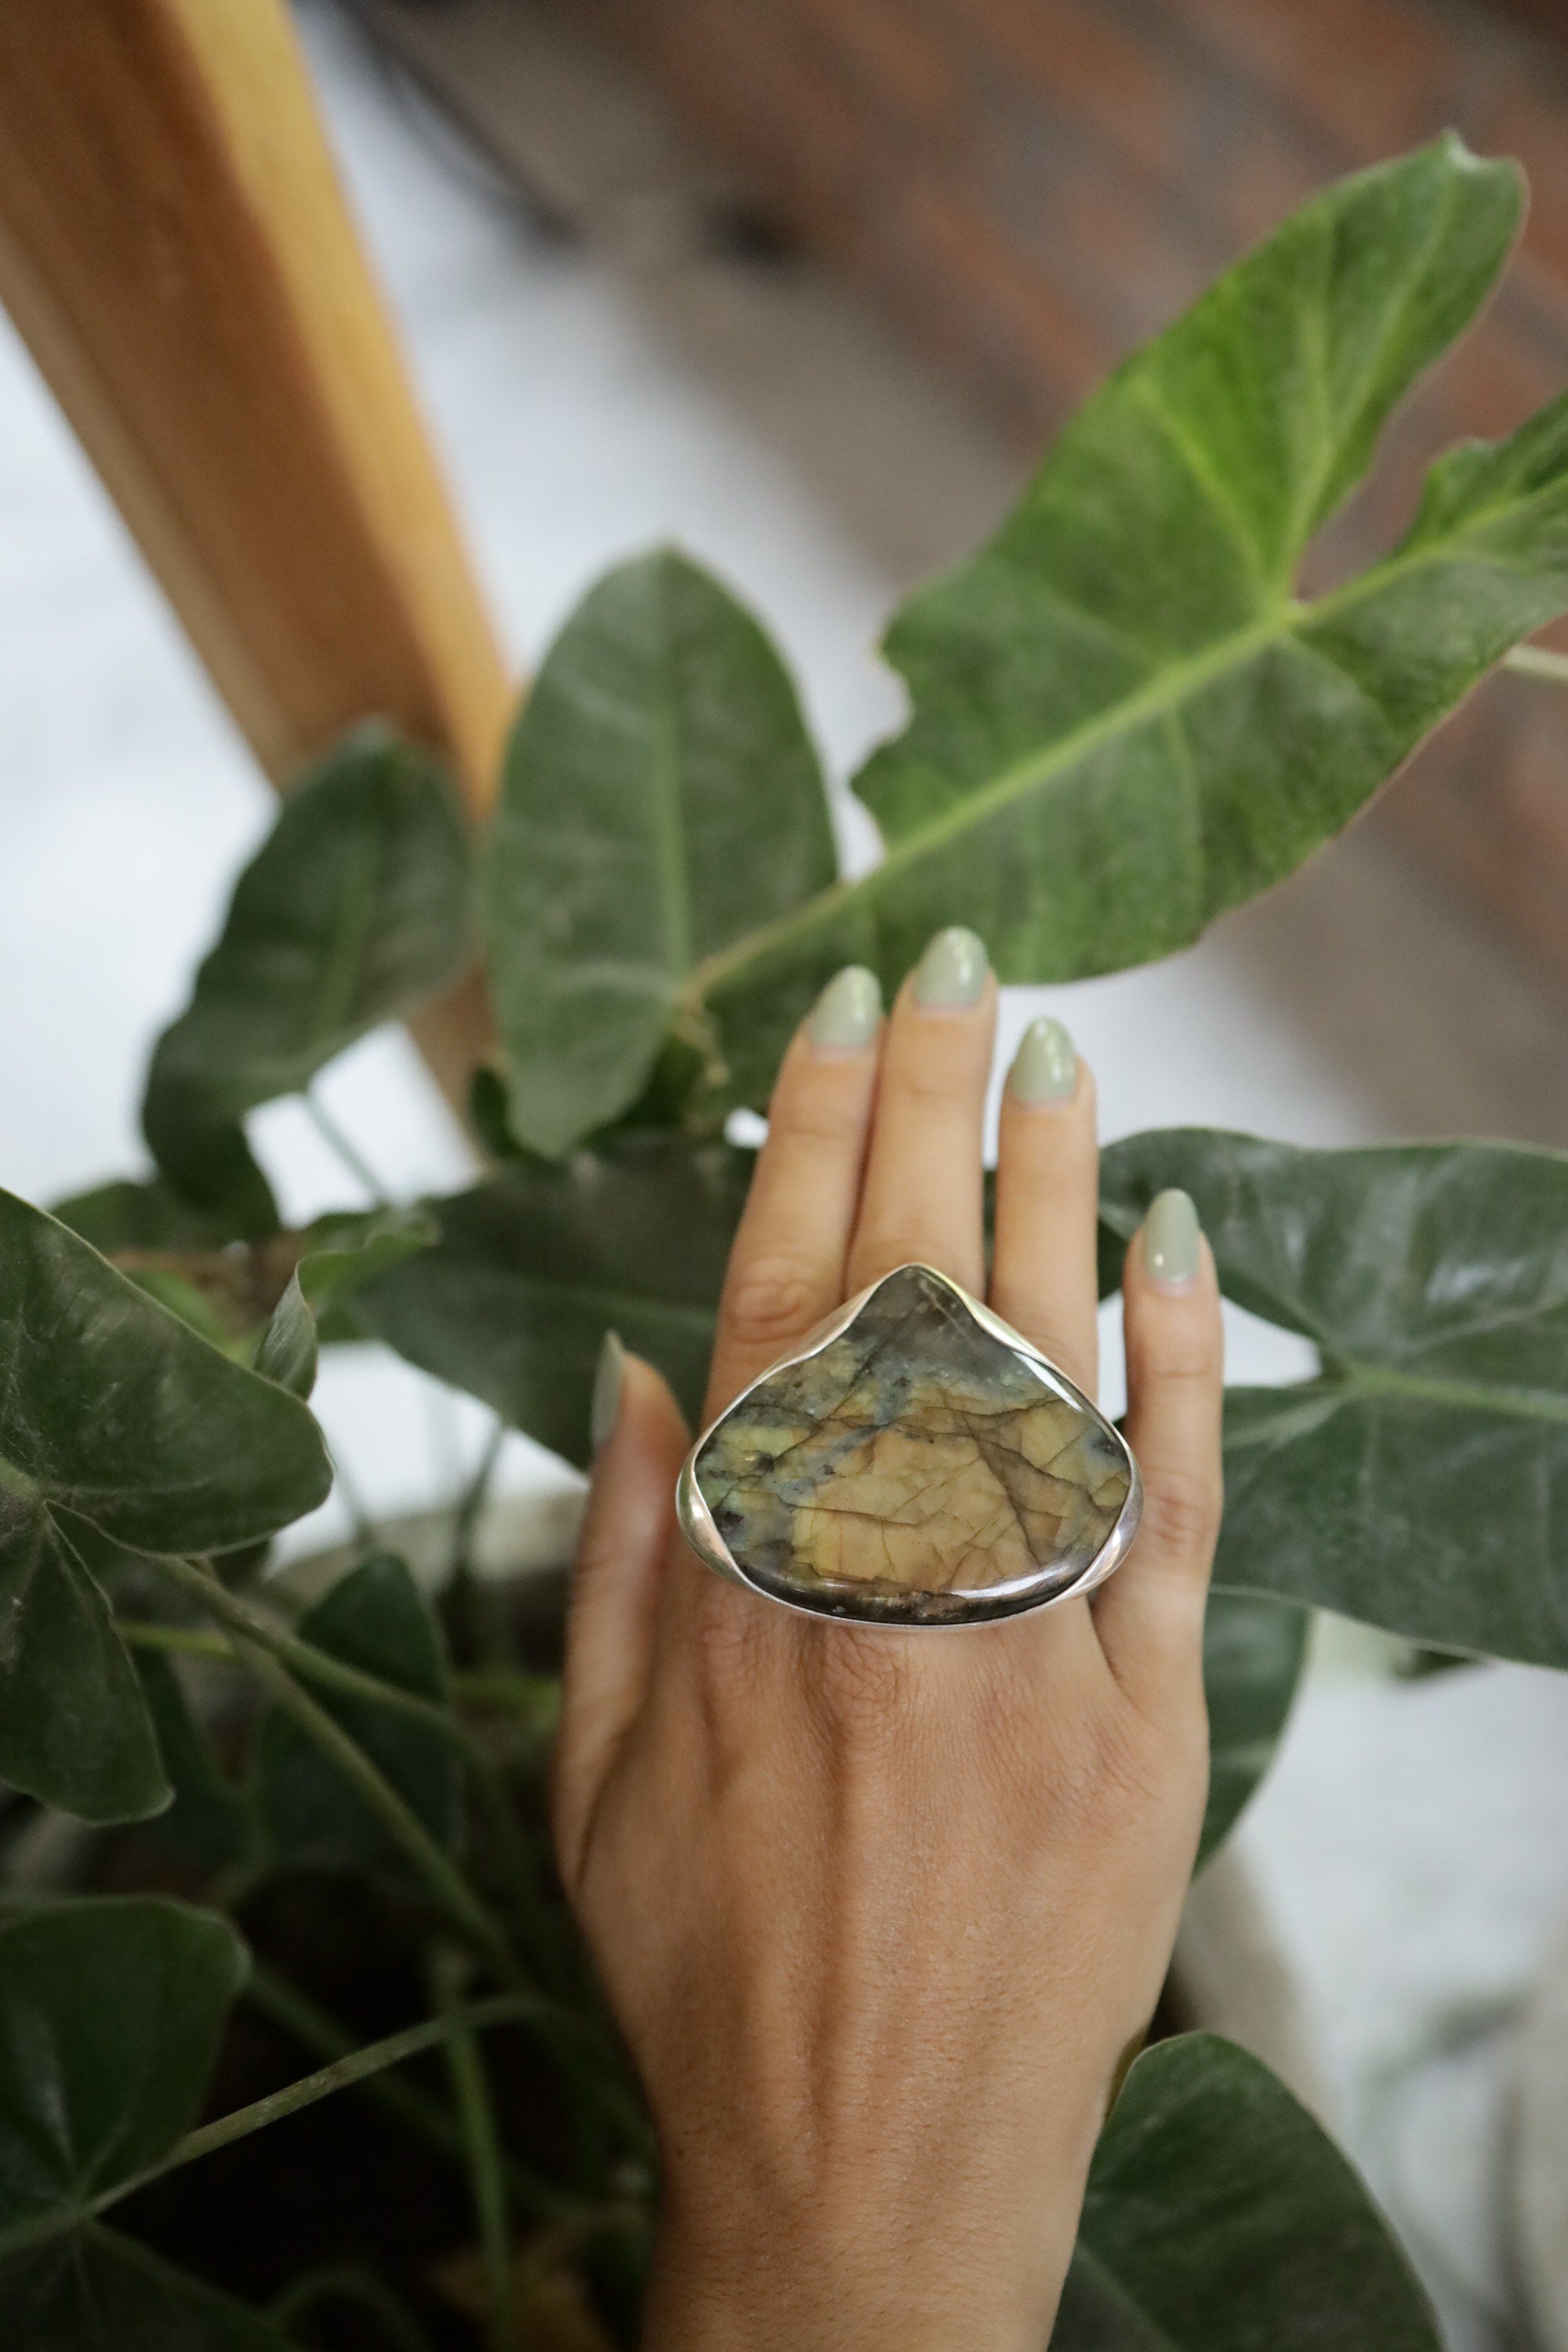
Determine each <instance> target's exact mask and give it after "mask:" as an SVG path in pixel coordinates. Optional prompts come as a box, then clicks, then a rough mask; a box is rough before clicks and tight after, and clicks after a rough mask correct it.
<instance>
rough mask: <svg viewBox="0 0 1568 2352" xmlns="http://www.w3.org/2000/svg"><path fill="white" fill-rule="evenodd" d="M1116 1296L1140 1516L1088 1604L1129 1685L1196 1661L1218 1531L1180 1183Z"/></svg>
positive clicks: (1195, 1258) (1195, 1241)
mask: <svg viewBox="0 0 1568 2352" xmlns="http://www.w3.org/2000/svg"><path fill="white" fill-rule="evenodd" d="M1122 1297H1123V1315H1124V1318H1125V1322H1126V1328H1127V1392H1128V1411H1127V1437H1128V1443H1129V1444H1131V1448H1132V1451H1133V1454H1135V1455H1136V1457H1137V1461H1138V1465H1139V1467H1140V1469H1141V1470H1142V1474H1143V1520H1142V1527H1141V1528H1140V1529H1139V1532H1138V1536H1137V1538H1136V1540H1135V1542H1134V1543H1133V1546H1132V1549H1131V1552H1130V1553H1129V1555H1128V1558H1127V1559H1126V1560H1125V1562H1124V1563H1123V1564H1122V1566H1121V1568H1120V1569H1119V1570H1117V1572H1116V1574H1115V1575H1114V1576H1113V1577H1112V1578H1111V1579H1110V1582H1109V1583H1108V1584H1107V1585H1106V1586H1105V1587H1104V1589H1103V1590H1102V1591H1100V1593H1099V1594H1097V1595H1096V1598H1095V1602H1094V1614H1095V1625H1096V1628H1097V1630H1098V1632H1099V1634H1100V1641H1101V1643H1103V1644H1104V1648H1105V1653H1106V1656H1107V1658H1108V1659H1109V1661H1110V1668H1111V1671H1112V1673H1113V1674H1114V1675H1116V1677H1117V1679H1118V1681H1119V1682H1121V1683H1122V1684H1123V1685H1124V1686H1125V1685H1129V1684H1130V1683H1131V1681H1132V1680H1134V1679H1138V1678H1144V1679H1150V1678H1152V1679H1153V1680H1154V1681H1155V1682H1156V1683H1157V1682H1158V1681H1159V1679H1160V1678H1162V1677H1168V1676H1170V1675H1173V1674H1189V1673H1192V1672H1194V1671H1196V1669H1197V1668H1198V1666H1199V1665H1200V1664H1201V1660H1202V1654H1203V1625H1204V1601H1205V1595H1206V1593H1207V1591H1208V1580H1209V1570H1210V1568H1211V1567H1212V1565H1213V1562H1214V1548H1215V1538H1216V1537H1217V1535H1218V1533H1219V1515H1220V1502H1221V1495H1222V1476H1221V1469H1220V1413H1221V1399H1222V1394H1223V1390H1222V1381H1223V1374H1224V1343H1223V1339H1222V1336H1221V1330H1220V1314H1219V1286H1218V1285H1217V1283H1216V1282H1215V1270H1214V1258H1213V1256H1212V1255H1211V1253H1210V1250H1209V1246H1208V1244H1207V1243H1206V1242H1205V1239H1204V1237H1203V1235H1202V1234H1201V1233H1200V1232H1199V1230H1198V1221H1197V1216H1196V1213H1195V1212H1194V1208H1193V1204H1192V1202H1191V1201H1190V1200H1189V1199H1188V1198H1187V1195H1186V1194H1185V1193H1184V1192H1162V1193H1161V1194H1160V1197H1159V1199H1158V1200H1157V1201H1155V1202H1154V1203H1153V1205H1152V1208H1151V1209H1150V1212H1149V1214H1148V1216H1147V1218H1146V1219H1145V1221H1144V1223H1143V1226H1142V1231H1141V1232H1139V1233H1138V1234H1135V1235H1134V1237H1133V1241H1132V1245H1131V1249H1130V1250H1129V1251H1128V1253H1127V1266H1126V1272H1125V1274H1124V1276H1123V1279H1122Z"/></svg>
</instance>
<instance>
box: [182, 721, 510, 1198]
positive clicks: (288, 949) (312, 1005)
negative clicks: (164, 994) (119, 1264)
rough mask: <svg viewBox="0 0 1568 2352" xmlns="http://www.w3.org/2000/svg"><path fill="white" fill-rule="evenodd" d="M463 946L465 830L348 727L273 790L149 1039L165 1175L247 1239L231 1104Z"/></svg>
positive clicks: (348, 1030) (396, 762) (381, 1010)
mask: <svg viewBox="0 0 1568 2352" xmlns="http://www.w3.org/2000/svg"><path fill="white" fill-rule="evenodd" d="M471 945H472V929H471V911H470V877H469V850H468V838H467V835H466V832H465V828H464V824H463V820H462V817H461V814H460V813H459V811H458V806H457V803H456V802H455V801H454V799H453V797H452V795H451V793H450V792H449V790H448V788H447V783H446V782H445V780H444V778H443V775H442V773H441V772H440V770H439V769H438V767H437V764H436V763H435V761H433V760H431V759H430V758H429V757H428V756H427V755H426V753H424V752H422V751H416V750H415V749H414V748H413V747H412V746H411V745H408V744H405V743H401V742H399V741H398V740H396V738H395V736H393V735H392V734H390V733H389V732H388V730H386V729H385V728H383V727H380V726H372V727H363V728H360V729H357V730H355V731H354V732H353V734H351V735H349V736H347V737H345V738H344V740H343V741H342V743H341V744H339V745H338V747H337V749H336V750H335V751H332V752H331V753H329V755H328V756H327V758H326V759H324V760H323V761H321V763H320V764H319V765H318V766H317V767H315V768H313V769H312V770H310V772H309V773H308V774H307V775H305V776H304V777H302V778H301V780H300V782H299V783H298V784H297V785H296V786H295V788H294V790H293V791H292V792H291V793H290V794H289V798H288V799H287V800H286V801H285V803H284V804H283V809H282V813H281V814H280V815H279V819H278V822H277V824H275V825H274V827H273V829H272V832H271V833H270V835H268V839H267V840H266V841H265V842H264V843H263V845H262V846H261V848H260V850H259V851H258V854H257V856H255V857H254V858H253V859H252V861H251V863H250V865H249V866H247V868H246V870H245V872H244V873H243V874H242V875H241V877H240V878H239V882H238V884H237V887H236V889H235V893H234V898H233V900H232V901H231V903H230V906H229V910H228V916H227V919H226V923H225V925H224V929H223V933H222V936H221V938H220V939H219V940H218V942H217V944H216V947H215V948H214V949H213V950H212V952H211V954H210V955H209V956H208V957H207V959H206V961H205V963H204V964H203V965H202V967H201V970H200V971H199V972H198V973H197V975H196V984H195V994H194V996H193V997H192V1000H191V1003H190V1004H189V1006H188V1007H187V1009H186V1011H185V1012H184V1013H182V1014H181V1015H180V1017H179V1019H178V1020H177V1021H176V1022H174V1024H173V1026H172V1027H170V1028H169V1029H166V1030H165V1031H164V1033H163V1036H162V1038H161V1039H160V1040H159V1044H158V1048H157V1051H156V1053H155V1054H154V1055H153V1066H152V1071H151V1073H150V1075H149V1078H148V1084H147V1098H146V1101H145V1103H144V1104H143V1106H142V1125H143V1127H144V1129H145V1130H146V1135H147V1140H148V1142H149V1144H150V1145H151V1146H152V1149H153V1157H154V1159H155V1160H157V1162H158V1165H159V1167H160V1168H161V1169H162V1170H163V1173H164V1174H165V1176H166V1177H168V1178H169V1180H170V1181H171V1182H173V1183H174V1185H175V1186H176V1187H177V1188H178V1190H179V1191H180V1192H182V1193H184V1194H185V1195H186V1196H188V1197H189V1199H191V1200H192V1201H193V1202H196V1203H197V1204H198V1205H199V1206H201V1207H204V1208H206V1209H208V1210H212V1211H223V1212H225V1213H227V1214H228V1215H229V1217H230V1219H231V1221H232V1222H233V1223H234V1224H235V1225H236V1227H237V1230H238V1231H239V1232H241V1233H242V1234H246V1235H247V1236H248V1235H252V1234H263V1233H268V1232H270V1231H272V1230H273V1228H274V1227H275V1226H276V1223H277V1213H276V1210H275V1208H274V1205H273V1202H272V1197H271V1194H270V1192H268V1187H267V1183H266V1180H265V1179H264V1177H263V1176H262V1174H261V1171H260V1170H259V1169H258V1167H257V1165H256V1162H255V1161H254V1160H253V1159H252V1158H251V1156H250V1151H249V1149H248V1147H247V1143H246V1140H245V1135H244V1130H243V1128H242V1126H241V1123H240V1122H241V1120H242V1119H243V1118H244V1116H245V1114H246V1112H247V1111H249V1110H254V1109H255V1108H257V1106H258V1104H260V1103H264V1102H270V1101H271V1100H272V1099H273V1098H274V1097H277V1096H279V1095H287V1094H294V1093H297V1092H298V1091H299V1090H300V1088H301V1087H304V1086H305V1085H307V1084H308V1083H309V1081H310V1079H311V1078H312V1077H313V1076H315V1074H316V1072H317V1071H318V1070H320V1069H321V1067H322V1066H324V1065H325V1064H326V1063H328V1062H330V1061H331V1059H332V1057H333V1056H334V1055H337V1054H340V1053H342V1050H343V1048H344V1047H345V1046H346V1045H352V1044H353V1041H354V1039H355V1038H356V1037H362V1036H363V1035H364V1034H365V1033H366V1032H367V1031H368V1030H371V1029H374V1028H375V1027H377V1026H378V1025H379V1024H381V1023H382V1022H384V1021H391V1020H395V1019H398V1018H401V1017H402V1016H403V1015H404V1014H405V1013H410V1012H412V1011H413V1010H414V1009H415V1008H416V1006H418V1005H420V1004H422V1003H425V1002H426V1000H427V999H428V998H430V997H431V996H433V995H435V994H436V993H437V991H438V990H439V989H441V988H443V987H444V986H445V985H446V984H447V982H449V981H451V980H453V979H455V978H456V977H457V975H458V972H459V971H461V970H462V968H463V966H464V964H465V963H466V961H468V955H469V953H470V951H471Z"/></svg>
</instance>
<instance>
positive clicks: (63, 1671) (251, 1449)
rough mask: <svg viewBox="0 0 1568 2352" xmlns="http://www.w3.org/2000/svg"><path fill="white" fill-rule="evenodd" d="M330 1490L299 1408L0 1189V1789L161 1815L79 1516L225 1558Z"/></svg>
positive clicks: (165, 1545) (314, 1437)
mask: <svg viewBox="0 0 1568 2352" xmlns="http://www.w3.org/2000/svg"><path fill="white" fill-rule="evenodd" d="M330 1485H331V1468H330V1465H329V1464H328V1461H327V1456H326V1449H325V1448H324V1446H323V1445H322V1444H321V1433H320V1432H319V1431H318V1429H317V1427H316V1424H315V1423H314V1422H313V1421H312V1420H311V1418H310V1414H309V1413H308V1412H306V1411H305V1409H304V1408H303V1406H301V1405H300V1404H298V1403H297V1402H295V1401H294V1399H293V1398H291V1397H289V1396H286V1395H284V1394H283V1393H282V1392H281V1391H279V1390H278V1389H276V1388H274V1387H273V1386H272V1385H271V1384H270V1383H269V1382H268V1381H260V1380H258V1379H257V1378H256V1377H255V1376H254V1374H252V1373H250V1372H247V1371H245V1370H242V1369H241V1368H240V1367H239V1366H238V1365H237V1364H233V1363H230V1362H229V1361H228V1360H226V1358H225V1357H223V1356H222V1355H220V1354H219V1353H218V1352H217V1351H216V1349H213V1348H210V1347H208V1346H207V1345H206V1344H205V1341H203V1340H202V1339H198V1338H196V1336H195V1334H194V1333H193V1332H191V1331H189V1330H187V1329H186V1328H185V1327H184V1324H182V1323H180V1322H179V1321H177V1320H176V1318H174V1316H173V1315H171V1314H169V1313H167V1312H166V1311H165V1310H164V1309H163V1307H159V1306H157V1305H156V1304H155V1303H154V1302H153V1300H152V1299H150V1298H148V1297H145V1296H144V1295H143V1294H142V1292H141V1291H140V1290H139V1289H138V1288H137V1287H136V1286H135V1285H134V1284H133V1283H132V1282H129V1281H127V1279H126V1278H125V1276H123V1275H121V1274H118V1273H116V1271H115V1270H114V1268H113V1267H112V1266H110V1265H107V1264H106V1263H105V1262H104V1260H103V1259H102V1258H101V1257H100V1256H99V1255H98V1254H97V1252H96V1251H95V1250H92V1249H89V1246H88V1244H86V1243H85V1242H83V1241H80V1240H79V1239H78V1237H77V1236H76V1235H75V1234H72V1233H68V1231H67V1229H66V1228H65V1226H64V1225H61V1224H58V1223H56V1221H55V1220H54V1219H53V1218H52V1217H48V1216H46V1215H45V1214H44V1213H43V1212H42V1211H41V1210H38V1209H33V1208H29V1207H28V1205H27V1204H26V1202H24V1201H18V1200H17V1199H16V1198H15V1196H14V1195H13V1194H11V1193H9V1192H0V1775H3V1776H4V1778H5V1779H6V1780H9V1781H11V1782H12V1784H13V1785H14V1786H15V1787H16V1788H20V1789H25V1790H27V1791H28V1792H29V1793H30V1794H31V1795H34V1796H37V1797H40V1798H42V1799H43V1800H44V1801H46V1802H47V1803H50V1804H58V1805H60V1806H63V1807H64V1808H65V1809H66V1810H67V1811H71V1812H77V1813H79V1814H80V1815H81V1816H82V1817H83V1818H84V1819H86V1820H89V1821H110V1820H126V1819H132V1818H135V1817H137V1816H139V1815H142V1814H144V1813H148V1812H152V1811H156V1810H157V1808H158V1807H159V1806H160V1805H161V1804H163V1803H164V1802H166V1801H167V1798H168V1788H167V1785H166V1783H165V1781H164V1780H163V1772H162V1770H161V1769H160V1767H159V1764H158V1759H157V1749H156V1746H155V1744H154V1742H153V1734H152V1728H151V1726H150V1725H149V1723H148V1721H147V1715H146V1709H145V1707H144V1706H143V1705H142V1696H141V1690H140V1686H139V1685H138V1683H137V1679H136V1675H135V1672H134V1669H133V1668H132V1664H131V1661H130V1659H129V1657H128V1656H127V1655H126V1653H125V1650H124V1646H123V1644H122V1643H121V1640H120V1637H119V1635H118V1634H117V1633H115V1632H114V1630H113V1627H112V1625H111V1624H110V1620H109V1612H108V1610H107V1608H106V1606H105V1603H104V1600H103V1596H102V1593H101V1592H100V1589H99V1587H98V1585H97V1583H96V1582H95V1580H94V1579H93V1578H92V1577H91V1576H90V1575H89V1572H88V1570H87V1569H86V1567H85V1566H84V1565H83V1562H82V1559H81V1558H80V1554H79V1549H78V1547H77V1545H76V1543H75V1541H74V1540H73V1538H72V1537H71V1534H70V1532H69V1529H70V1527H71V1524H72V1522H73V1519H74V1518H75V1517H80V1518H83V1519H86V1520H87V1521H89V1524H90V1525H91V1526H92V1527H93V1528H97V1529H98V1530H100V1532H101V1533H102V1534H103V1535H105V1536H108V1537H110V1538H112V1539H113V1541H114V1542H115V1543H117V1544H120V1545H124V1546H126V1547H128V1548H130V1549H132V1550H133V1551H143V1552H153V1553H156V1552H197V1553H203V1552H210V1551H225V1550H228V1549H233V1548H237V1546H239V1545H241V1544H248V1543H253V1542H255V1541H257V1540H258V1539H259V1538H261V1537H263V1536H267V1535H270V1534H271V1533H272V1532H273V1531H274V1529H276V1528H279V1527H282V1526H284V1525H286V1524H287V1523H288V1522H289V1520H290V1519H294V1518H298V1517H301V1516H302V1515H303V1514H304V1513H305V1512H306V1511H309V1510H312V1509H313V1508H314V1507H315V1506H316V1505H317V1504H318V1503H320V1502H321V1500H322V1499H323V1498H324V1496H325V1495H326V1493H327V1490H328V1487H329V1486H330Z"/></svg>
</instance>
